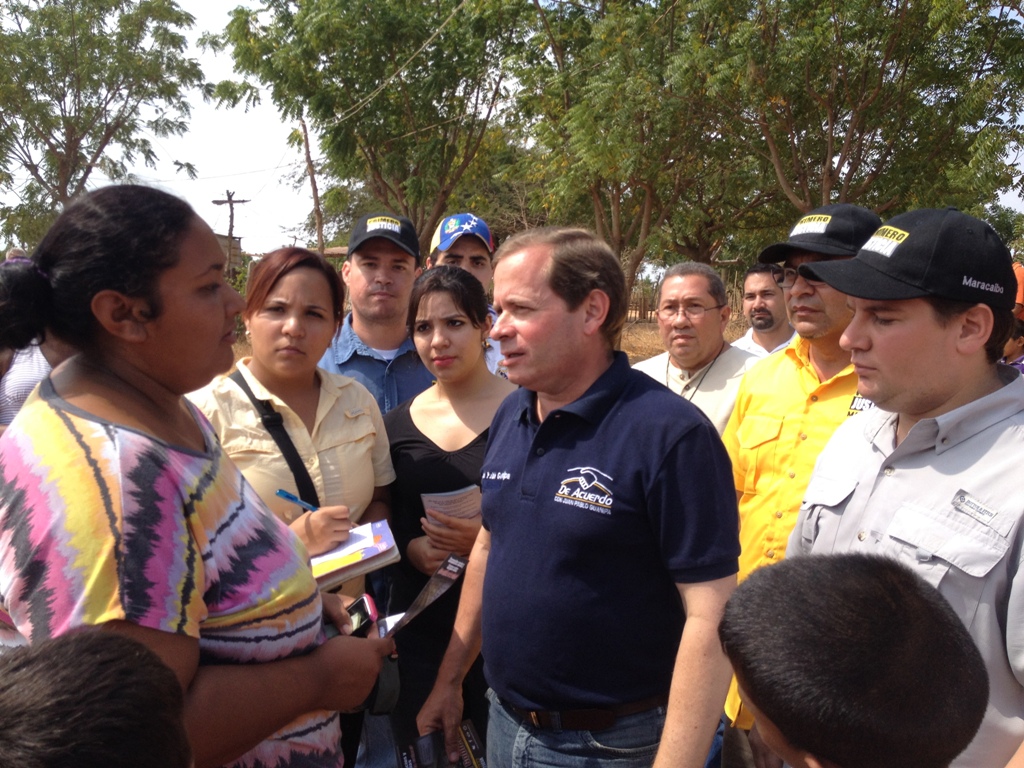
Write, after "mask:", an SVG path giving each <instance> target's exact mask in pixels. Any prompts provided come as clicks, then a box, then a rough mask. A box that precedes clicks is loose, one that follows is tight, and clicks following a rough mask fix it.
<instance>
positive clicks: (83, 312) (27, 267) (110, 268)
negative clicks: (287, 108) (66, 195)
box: [0, 184, 198, 349]
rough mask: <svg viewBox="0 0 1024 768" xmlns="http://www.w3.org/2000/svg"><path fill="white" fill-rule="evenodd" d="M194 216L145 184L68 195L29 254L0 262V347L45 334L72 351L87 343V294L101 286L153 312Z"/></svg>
mask: <svg viewBox="0 0 1024 768" xmlns="http://www.w3.org/2000/svg"><path fill="white" fill-rule="evenodd" d="M197 221H198V218H197V217H196V214H195V212H194V211H193V210H192V208H191V207H190V206H189V205H188V203H186V202H185V201H184V200H180V199H178V198H177V197H174V196H173V195H169V194H167V193H166V192H161V191H160V190H158V189H152V188H150V187H143V186H136V185H131V184H124V185H115V186H110V187H103V188H102V189H98V190H95V191H93V192H88V193H86V194H84V195H82V196H81V197H78V198H76V199H75V200H74V201H73V202H71V203H70V204H69V205H68V206H67V207H66V208H65V209H64V212H63V213H61V215H60V216H59V217H58V218H57V221H56V222H54V224H53V226H52V227H50V229H49V231H47V233H46V235H45V236H44V237H43V239H42V241H41V242H40V243H39V245H38V247H36V249H35V251H34V252H33V254H32V256H31V258H30V259H13V260H9V261H6V262H4V263H3V265H2V266H0V347H12V348H15V349H20V348H22V347H25V346H27V345H28V344H29V343H30V342H31V341H32V340H33V339H37V338H41V337H42V336H43V335H44V334H45V333H46V332H47V331H50V332H53V334H54V335H56V336H57V337H58V338H60V339H61V340H63V341H66V342H68V343H69V344H71V345H72V346H74V347H77V348H79V349H89V348H91V347H92V346H93V345H94V342H95V340H96V334H97V331H98V328H99V325H98V323H97V321H96V319H95V317H94V316H93V312H92V299H93V297H94V296H96V294H97V293H99V292H100V291H104V290H113V291H118V292H120V293H122V294H124V295H125V296H132V297H141V298H144V299H146V300H147V302H148V306H149V315H150V317H152V318H155V317H157V316H159V315H160V312H161V306H160V301H159V297H158V292H157V282H158V280H159V278H160V275H161V273H163V272H164V271H166V270H168V269H170V268H171V267H173V266H175V265H176V264H177V263H178V259H179V256H180V253H179V250H180V246H181V242H182V240H183V239H184V238H185V236H186V235H187V234H188V232H189V230H190V228H191V227H192V226H193V224H194V223H195V222H197Z"/></svg>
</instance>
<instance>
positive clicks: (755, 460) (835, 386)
mask: <svg viewBox="0 0 1024 768" xmlns="http://www.w3.org/2000/svg"><path fill="white" fill-rule="evenodd" d="M881 224H882V221H881V219H879V218H878V216H877V215H876V214H875V213H873V212H872V211H869V210H867V209H865V208H860V207H858V206H855V205H850V204H848V203H840V204H837V205H826V206H823V207H821V208H817V209H815V210H813V211H811V212H810V213H809V214H807V215H806V216H804V217H803V218H801V219H800V220H799V221H798V222H797V223H796V226H794V227H793V229H792V230H791V231H790V233H789V239H788V240H787V241H786V242H783V243H776V244H774V245H770V246H768V247H767V248H765V249H764V250H763V251H761V253H760V255H759V256H758V257H757V260H758V261H759V262H761V263H764V264H770V263H778V262H781V263H782V268H783V269H782V273H781V275H780V276H779V280H780V284H781V285H782V288H783V291H784V293H785V299H786V311H787V313H788V315H789V322H790V324H791V325H792V326H793V327H794V328H795V329H796V333H797V335H796V337H795V338H794V339H793V341H792V342H790V344H789V346H788V347H786V348H785V349H784V350H782V351H781V352H779V353H777V354H775V355H772V356H770V357H768V358H766V359H765V360H763V361H762V362H760V363H758V364H757V365H756V366H754V367H753V368H752V369H751V370H750V371H749V372H748V373H747V374H746V375H745V376H744V377H743V381H742V382H741V383H740V389H739V394H738V395H737V398H736V407H735V409H734V410H733V413H732V417H731V418H730V419H729V423H728V425H727V426H726V428H725V433H724V434H723V435H722V440H723V442H724V443H725V447H726V449H727V450H728V452H729V457H730V458H731V459H732V465H733V479H734V482H735V484H736V493H737V498H738V500H739V510H740V572H739V578H740V580H741V581H742V580H743V579H744V578H745V577H746V576H748V575H749V574H750V573H751V572H752V571H754V570H755V569H756V568H759V567H760V566H762V565H769V564H771V563H776V562H778V561H779V560H781V559H782V557H783V556H784V555H785V552H786V543H787V541H788V539H789V534H790V532H791V531H792V530H793V526H794V524H795V523H796V518H797V513H798V512H799V511H800V503H801V501H802V500H803V494H804V491H805V490H806V489H807V483H808V481H809V480H810V477H811V470H812V469H813V468H814V463H815V461H816V460H817V458H818V454H819V453H820V452H821V449H822V448H824V446H825V443H827V442H828V439H829V438H830V437H831V436H832V433H833V432H834V431H835V429H836V427H838V426H839V425H840V424H841V423H842V422H843V421H845V420H846V418H847V416H851V415H853V414H854V413H857V412H858V411H860V410H862V409H863V408H865V407H867V406H870V403H868V402H867V401H865V400H864V399H863V398H861V397H860V396H859V395H858V394H857V375H856V374H855V373H854V370H853V366H852V365H850V354H849V352H846V351H844V350H843V349H841V348H840V346H839V338H840V336H842V333H843V331H844V330H845V329H846V326H847V324H848V323H849V322H850V317H851V315H852V313H851V311H850V309H849V308H848V307H847V306H846V295H845V294H842V293H840V292H839V291H837V290H835V289H834V288H831V287H829V286H828V285H826V284H824V283H822V282H819V281H816V280H808V279H807V278H806V277H804V276H803V275H800V274H798V273H797V267H799V266H800V265H801V264H806V263H808V262H814V261H831V260H835V259H849V258H852V257H853V256H854V254H856V253H857V251H858V250H859V249H860V247H861V246H862V245H863V244H864V243H865V242H866V241H867V240H868V238H869V237H871V235H872V234H874V232H875V230H876V229H878V227H880V226H881ZM725 714H726V716H727V717H728V719H729V720H730V721H731V722H732V725H733V727H732V728H728V729H726V738H725V747H724V750H723V761H722V765H723V766H725V768H732V766H752V765H753V764H754V763H753V762H751V756H750V752H751V751H753V752H755V753H764V754H765V758H764V759H768V758H769V757H771V758H774V755H771V754H770V752H768V751H767V748H764V747H763V746H762V745H763V742H761V740H760V737H759V735H758V734H757V730H756V728H754V729H753V730H751V728H752V726H753V717H752V716H751V715H750V713H749V712H747V711H745V710H744V709H743V708H742V705H741V702H740V698H739V694H738V693H737V691H736V683H735V680H734V681H733V684H732V687H731V688H730V690H729V698H728V699H727V700H726V703H725ZM748 731H749V743H750V747H749V749H748V748H747V742H748V738H746V736H747V733H748ZM776 760H777V758H776ZM759 764H761V765H775V766H778V767H779V768H781V766H782V761H781V760H777V762H774V763H759Z"/></svg>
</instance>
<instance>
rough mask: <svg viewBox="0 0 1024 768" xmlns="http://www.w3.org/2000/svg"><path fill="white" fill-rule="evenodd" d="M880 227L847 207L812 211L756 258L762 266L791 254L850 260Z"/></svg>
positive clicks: (874, 218) (868, 214)
mask: <svg viewBox="0 0 1024 768" xmlns="http://www.w3.org/2000/svg"><path fill="white" fill-rule="evenodd" d="M881 225H882V220H881V219H880V218H878V214H877V213H875V212H874V211H869V210H868V209H867V208H861V207H860V206H859V205H851V204H850V203H835V204H834V205H823V206H821V207H820V208H815V209H814V210H813V211H811V212H810V213H808V214H807V215H806V216H803V217H801V218H800V220H799V221H798V222H797V223H796V225H795V226H794V227H793V229H792V230H790V232H789V239H788V240H786V241H785V242H783V243H775V244H774V245H769V246H768V247H767V248H765V249H764V250H763V251H761V253H760V254H759V255H758V257H757V260H758V261H759V262H761V263H762V264H771V263H773V262H779V261H785V260H786V257H787V256H789V255H790V254H792V253H794V252H799V251H806V252H808V253H818V254H821V255H822V256H853V255H854V254H855V253H857V251H858V250H859V249H860V247H861V246H862V245H864V241H866V240H867V239H868V238H869V237H871V233H872V232H874V231H875V230H876V229H878V228H879V227H880V226H881Z"/></svg>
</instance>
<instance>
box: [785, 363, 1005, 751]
mask: <svg viewBox="0 0 1024 768" xmlns="http://www.w3.org/2000/svg"><path fill="white" fill-rule="evenodd" d="M1000 376H1001V378H1002V379H1003V380H1004V382H1006V383H1005V385H1004V386H1003V387H1001V388H1000V389H999V390H997V391H996V392H993V393H992V394H990V395H987V396H985V397H983V398H981V399H979V400H975V401H974V402H972V403H969V404H967V405H964V406H962V407H960V408H957V409H956V410H953V411H950V412H949V413H946V414H943V415H942V416H939V417H938V418H934V419H925V420H923V421H920V422H918V423H917V424H915V425H914V427H913V428H912V429H911V430H910V432H909V434H908V435H907V437H906V439H904V441H903V442H902V443H900V445H899V446H898V447H897V446H895V445H894V443H895V435H896V415H895V414H892V413H887V412H885V411H881V410H879V409H877V408H875V409H872V410H869V411H865V412H864V413H862V414H860V415H859V416H857V417H855V418H852V419H849V420H847V421H846V422H845V423H844V424H843V425H841V426H840V427H839V429H837V430H836V432H835V434H834V435H833V436H832V439H831V440H830V441H829V443H828V444H827V445H826V446H825V450H823V451H822V453H821V455H820V456H819V458H818V463H817V466H816V467H815V469H814V474H813V475H812V476H811V481H810V484H809V485H808V487H807V492H806V494H805V496H804V503H803V505H802V506H801V508H800V514H799V516H798V518H797V523H796V527H795V528H794V530H793V534H792V536H791V537H790V540H789V548H788V550H787V556H790V557H792V556H797V555H800V554H818V553H821V554H827V553H830V552H874V553H880V554H885V555H889V556H892V557H894V558H896V559H897V560H899V561H901V562H903V563H905V564H906V565H908V566H910V567H911V568H912V569H913V570H914V571H916V572H917V573H918V574H920V575H921V576H922V577H923V578H924V579H925V580H926V581H928V582H929V583H930V584H932V585H933V586H935V587H936V588H937V589H938V590H939V592H941V593H942V595H943V597H945V598H946V599H947V600H948V601H949V602H950V604H951V605H952V606H953V609H954V610H955V611H956V613H957V614H958V615H959V616H960V618H961V619H962V620H963V622H964V624H965V625H966V626H967V629H968V631H969V632H970V634H971V637H973V638H974V641H975V642H976V643H977V644H978V648H979V649H980V650H981V655H982V657H983V658H984V660H985V666H986V667H987V669H988V675H989V687H990V694H989V705H988V709H987V711H986V713H985V719H984V721H983V722H982V725H981V729H980V730H979V732H978V735H977V736H976V737H975V739H974V741H973V742H971V744H970V746H969V747H968V748H967V749H966V750H965V751H964V753H963V754H962V755H961V756H960V757H959V758H958V759H957V760H955V761H954V762H953V766H954V768H968V767H969V768H994V767H996V766H1002V765H1004V764H1005V763H1006V761H1007V760H1009V759H1010V757H1011V756H1012V755H1013V753H1014V752H1015V751H1016V750H1017V748H1018V747H1019V746H1020V744H1021V742H1022V740H1024V685H1022V683H1024V604H1022V601H1024V576H1021V575H1020V571H1021V569H1020V562H1021V557H1022V553H1021V544H1022V539H1024V531H1022V526H1021V518H1022V517H1024V483H1022V482H1021V463H1022V460H1024V380H1022V379H1021V378H1020V376H1019V375H1018V374H1017V372H1016V371H1014V370H1013V369H1010V368H1007V367H1004V366H1000ZM941 673H942V670H936V674H941ZM922 706H924V707H927V706H928V703H927V702H922ZM925 714H927V713H925Z"/></svg>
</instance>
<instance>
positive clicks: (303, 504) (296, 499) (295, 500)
mask: <svg viewBox="0 0 1024 768" xmlns="http://www.w3.org/2000/svg"><path fill="white" fill-rule="evenodd" d="M277 495H278V496H280V497H281V498H282V499H284V500H285V501H290V502H291V503H292V504H298V505H299V506H300V507H302V508H303V509H306V510H309V511H310V512H316V510H317V507H314V506H313V505H312V504H307V503H306V502H304V501H303V500H302V499H300V498H299V497H298V496H296V495H295V494H294V493H288V491H286V490H285V489H284V488H278V489H277Z"/></svg>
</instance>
